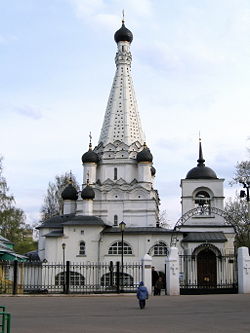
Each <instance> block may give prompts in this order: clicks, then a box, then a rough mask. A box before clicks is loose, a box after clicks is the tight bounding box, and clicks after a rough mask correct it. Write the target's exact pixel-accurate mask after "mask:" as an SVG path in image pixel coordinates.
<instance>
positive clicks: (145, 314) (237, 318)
mask: <svg viewBox="0 0 250 333" xmlns="http://www.w3.org/2000/svg"><path fill="white" fill-rule="evenodd" d="M0 305H5V306H6V308H7V311H8V312H10V313H11V315H12V320H11V326H12V327H11V328H12V329H11V333H57V332H58V333H59V332H60V333H66V332H69V333H82V332H84V333H85V332H86V333H89V332H105V333H106V332H107V333H113V332H116V333H120V332H121V333H128V332H138V333H145V332H153V333H161V332H167V333H187V332H191V333H193V332H194V333H196V332H199V333H200V332H202V333H203V332H213V333H217V332H226V333H230V332H233V333H240V332H248V333H249V332H250V294H248V295H197V296H151V297H150V299H149V300H148V301H147V305H146V308H145V309H143V310H141V309H139V306H138V303H137V300H136V298H135V296H134V295H117V296H102V295H98V296H56V297H53V296H10V297H6V296H1V302H0Z"/></svg>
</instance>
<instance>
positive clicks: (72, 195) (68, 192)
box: [61, 184, 78, 201]
mask: <svg viewBox="0 0 250 333" xmlns="http://www.w3.org/2000/svg"><path fill="white" fill-rule="evenodd" d="M61 196H62V198H63V200H74V201H76V200H77V199H78V193H77V190H76V188H75V187H74V186H73V185H72V184H68V185H67V186H66V187H65V189H64V190H63V191H62V194H61Z"/></svg>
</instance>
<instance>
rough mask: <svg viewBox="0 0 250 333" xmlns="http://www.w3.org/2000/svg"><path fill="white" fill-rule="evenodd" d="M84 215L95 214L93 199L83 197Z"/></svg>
mask: <svg viewBox="0 0 250 333" xmlns="http://www.w3.org/2000/svg"><path fill="white" fill-rule="evenodd" d="M82 207H83V215H88V216H91V215H93V200H92V199H83V201H82Z"/></svg>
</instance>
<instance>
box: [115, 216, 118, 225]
mask: <svg viewBox="0 0 250 333" xmlns="http://www.w3.org/2000/svg"><path fill="white" fill-rule="evenodd" d="M114 225H115V226H118V216H117V215H114Z"/></svg>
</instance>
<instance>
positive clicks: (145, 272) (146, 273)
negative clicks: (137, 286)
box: [142, 254, 152, 295]
mask: <svg viewBox="0 0 250 333" xmlns="http://www.w3.org/2000/svg"><path fill="white" fill-rule="evenodd" d="M142 281H143V282H144V286H145V287H147V289H148V294H149V295H150V294H151V292H152V257H150V255H148V254H145V256H144V257H143V258H142Z"/></svg>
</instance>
